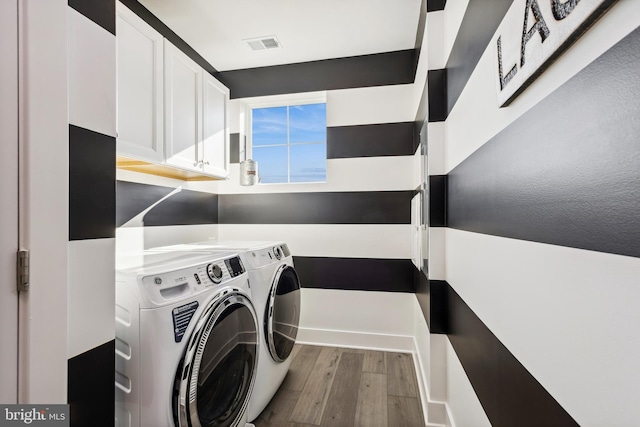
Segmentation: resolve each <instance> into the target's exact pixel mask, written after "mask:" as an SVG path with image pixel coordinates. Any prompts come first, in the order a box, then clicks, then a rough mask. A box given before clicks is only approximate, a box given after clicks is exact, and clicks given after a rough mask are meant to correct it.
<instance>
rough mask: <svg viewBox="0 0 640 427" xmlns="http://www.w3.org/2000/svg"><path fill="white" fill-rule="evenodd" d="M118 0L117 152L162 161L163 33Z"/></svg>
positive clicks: (156, 161)
mask: <svg viewBox="0 0 640 427" xmlns="http://www.w3.org/2000/svg"><path fill="white" fill-rule="evenodd" d="M116 4H117V15H116V34H117V38H116V39H117V67H118V71H117V86H118V91H117V94H118V101H117V102H118V119H117V135H118V138H117V146H118V154H122V155H125V156H130V157H135V158H138V159H141V160H146V161H149V162H155V163H158V162H162V161H164V153H163V147H164V144H163V65H164V64H163V37H162V35H161V34H160V33H158V32H157V31H156V30H154V29H153V28H151V26H149V25H148V24H147V23H146V22H144V21H143V20H142V19H140V18H139V17H138V16H137V15H135V14H134V13H133V12H131V10H129V9H128V8H127V7H125V6H123V5H122V4H121V3H120V2H117V3H116Z"/></svg>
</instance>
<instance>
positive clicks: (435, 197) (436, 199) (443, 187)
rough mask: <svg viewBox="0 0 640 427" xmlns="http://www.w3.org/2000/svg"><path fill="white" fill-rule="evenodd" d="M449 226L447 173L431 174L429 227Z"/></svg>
mask: <svg viewBox="0 0 640 427" xmlns="http://www.w3.org/2000/svg"><path fill="white" fill-rule="evenodd" d="M446 226H447V175H429V227H446Z"/></svg>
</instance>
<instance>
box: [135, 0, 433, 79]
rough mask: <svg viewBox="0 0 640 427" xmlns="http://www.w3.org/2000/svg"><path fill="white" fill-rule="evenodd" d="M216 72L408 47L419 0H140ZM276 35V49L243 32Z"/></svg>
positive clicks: (256, 34) (254, 35) (259, 35)
mask: <svg viewBox="0 0 640 427" xmlns="http://www.w3.org/2000/svg"><path fill="white" fill-rule="evenodd" d="M139 1H140V3H142V4H143V5H144V6H145V7H146V8H147V9H149V10H150V11H151V12H152V13H153V14H154V15H156V16H157V17H158V18H160V20H161V21H163V22H164V23H165V24H166V25H167V26H168V27H169V28H171V29H172V30H173V31H174V32H175V33H176V34H178V35H179V36H180V37H182V39H184V40H185V41H186V42H187V43H188V44H189V45H191V47H193V48H194V49H195V50H196V51H198V53H200V55H202V56H203V57H204V58H205V59H206V60H207V61H208V62H209V63H210V64H211V65H212V66H213V67H214V68H216V69H217V70H218V71H226V70H236V69H241V68H253V67H260V66H268V65H279V64H289V63H295V62H306V61H313V60H319V59H329V58H341V57H347V56H357V55H366V54H371V53H380V52H391V51H396V50H404V49H413V48H414V44H415V40H416V31H417V27H418V18H419V15H420V3H421V0H139ZM272 35H275V36H277V38H278V40H279V41H280V43H281V45H282V48H281V49H269V50H260V51H253V50H251V48H250V47H249V46H248V45H247V44H246V43H245V42H244V41H243V40H244V39H250V38H256V37H263V36H272Z"/></svg>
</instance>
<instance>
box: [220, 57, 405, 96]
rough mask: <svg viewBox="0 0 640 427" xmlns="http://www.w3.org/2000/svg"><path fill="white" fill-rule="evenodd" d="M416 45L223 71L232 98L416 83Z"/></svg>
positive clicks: (222, 75) (222, 80)
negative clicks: (380, 51) (413, 46)
mask: <svg viewBox="0 0 640 427" xmlns="http://www.w3.org/2000/svg"><path fill="white" fill-rule="evenodd" d="M417 63H418V58H417V56H416V51H415V49H408V50H401V51H395V52H386V53H378V54H373V55H362V56H354V57H348V58H337V59H326V60H321V61H311V62H302V63H297V64H286V65H275V66H270V67H258V68H249V69H243V70H231V71H222V72H220V73H218V74H217V75H216V77H217V78H218V79H219V80H220V81H221V82H222V83H224V85H225V86H227V87H228V88H229V90H230V91H231V98H232V99H233V98H246V97H251V96H265V95H278V94H284V93H298V92H312V91H318V90H331V89H349V88H357V87H369V86H386V85H397V84H408V83H413V81H414V78H415V73H416V68H417Z"/></svg>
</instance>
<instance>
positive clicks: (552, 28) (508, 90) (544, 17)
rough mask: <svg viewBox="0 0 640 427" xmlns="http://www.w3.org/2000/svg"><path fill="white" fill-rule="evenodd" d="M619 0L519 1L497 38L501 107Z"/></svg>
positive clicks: (507, 17)
mask: <svg viewBox="0 0 640 427" xmlns="http://www.w3.org/2000/svg"><path fill="white" fill-rule="evenodd" d="M616 1H617V0H515V1H514V2H513V4H512V5H511V8H510V9H509V10H508V11H507V14H506V15H505V17H504V19H503V20H502V22H501V23H500V26H499V27H498V31H497V32H496V35H495V37H494V42H493V43H494V50H495V62H496V66H495V70H496V79H495V80H496V88H497V92H498V105H499V106H500V107H505V106H507V105H509V104H510V103H511V102H512V101H513V100H514V99H515V98H516V97H517V96H518V95H519V94H520V93H521V92H522V91H523V90H525V89H526V88H527V86H529V85H530V84H531V83H532V82H533V81H534V80H535V79H536V77H538V76H539V75H540V74H542V72H544V70H545V69H546V68H547V67H548V66H549V65H550V64H551V63H552V62H553V60H555V59H556V58H557V57H558V56H560V54H562V52H563V51H565V50H566V49H567V48H568V47H569V46H570V45H571V44H572V43H573V42H574V41H575V40H577V39H578V38H579V37H580V36H581V35H582V33H583V32H584V31H585V30H586V29H587V28H588V27H589V26H590V25H591V24H592V23H593V22H594V21H595V20H596V19H598V18H599V17H601V16H602V14H603V13H604V12H605V11H606V10H607V9H608V8H609V7H611V5H612V4H613V3H615V2H616Z"/></svg>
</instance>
